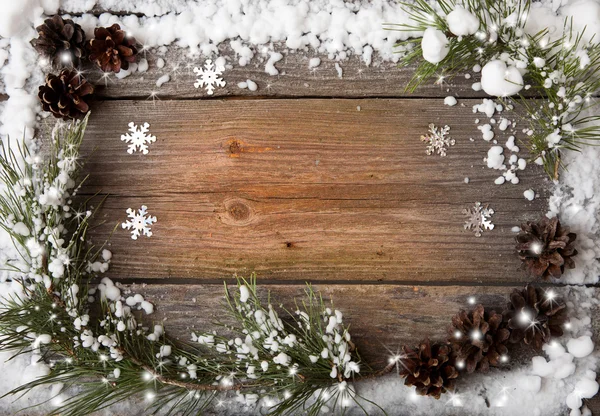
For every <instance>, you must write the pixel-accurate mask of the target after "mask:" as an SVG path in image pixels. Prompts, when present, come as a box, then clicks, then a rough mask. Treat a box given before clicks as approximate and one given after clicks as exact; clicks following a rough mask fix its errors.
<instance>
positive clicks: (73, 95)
mask: <svg viewBox="0 0 600 416" xmlns="http://www.w3.org/2000/svg"><path fill="white" fill-rule="evenodd" d="M93 92H94V87H93V86H92V84H90V83H89V82H87V81H86V79H85V78H84V77H83V76H81V75H80V74H79V73H78V72H77V71H73V70H69V69H66V68H65V69H63V70H62V71H60V74H58V76H57V75H54V74H48V75H47V76H46V83H45V84H44V85H42V86H40V89H39V92H38V97H39V99H40V101H41V102H42V108H43V109H44V111H49V112H51V113H52V114H53V115H54V117H57V118H62V119H63V120H68V119H73V118H82V117H83V116H84V115H85V114H86V113H87V112H88V111H89V106H88V104H87V103H86V102H85V98H84V97H85V96H86V95H90V94H92V93H93Z"/></svg>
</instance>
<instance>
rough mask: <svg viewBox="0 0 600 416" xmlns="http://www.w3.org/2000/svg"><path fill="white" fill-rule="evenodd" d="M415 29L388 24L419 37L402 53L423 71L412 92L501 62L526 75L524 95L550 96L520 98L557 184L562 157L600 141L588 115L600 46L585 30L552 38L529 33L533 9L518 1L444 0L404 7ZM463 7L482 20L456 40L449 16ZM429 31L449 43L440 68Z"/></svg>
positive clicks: (597, 122) (598, 122)
mask: <svg viewBox="0 0 600 416" xmlns="http://www.w3.org/2000/svg"><path fill="white" fill-rule="evenodd" d="M402 5H403V8H404V10H405V12H406V13H407V14H408V16H409V17H410V22H409V23H406V24H400V25H388V29H390V30H401V31H408V32H411V33H414V34H416V37H414V38H413V39H408V40H406V41H403V42H400V43H399V44H398V45H397V46H398V49H399V52H401V53H403V57H402V65H416V70H415V74H414V76H413V78H412V79H411V81H410V82H409V83H408V84H407V87H406V89H407V91H411V92H412V91H414V90H415V89H416V88H418V87H419V86H420V85H421V84H422V83H424V82H427V81H428V80H430V79H432V78H434V79H435V80H436V82H438V83H440V82H443V81H444V80H445V79H447V78H452V77H454V76H455V75H457V74H458V73H460V72H462V71H466V70H470V69H471V68H473V67H475V66H479V67H483V66H485V65H486V64H487V63H488V62H490V61H492V60H496V59H501V60H502V61H506V62H510V63H514V64H515V65H519V67H520V68H522V70H523V71H524V72H525V73H526V80H527V82H528V84H527V85H526V86H525V90H530V91H531V92H533V93H535V94H537V95H538V96H541V97H543V99H542V100H541V104H539V103H537V102H536V101H534V100H531V99H529V98H526V97H524V96H523V95H521V94H519V98H520V99H521V100H520V101H521V103H522V108H523V109H524V110H525V114H524V115H523V119H524V120H526V121H527V123H529V125H530V133H529V134H528V137H527V140H526V142H525V143H526V146H527V148H528V149H529V151H530V153H531V158H532V160H536V159H540V160H541V162H542V164H543V166H544V169H545V170H546V172H547V173H548V175H549V176H550V177H551V178H553V179H556V178H557V177H558V172H559V169H560V166H561V162H560V159H561V151H562V150H570V151H579V150H581V147H582V146H585V145H590V144H596V142H597V141H598V140H599V139H600V116H596V115H589V112H590V111H591V110H593V109H594V108H595V105H596V104H597V103H596V102H594V98H593V94H594V93H595V92H597V91H599V90H600V79H599V78H598V76H597V74H598V72H599V71H600V44H598V43H594V42H593V38H592V40H590V39H586V37H585V31H583V32H582V33H573V31H572V27H573V22H572V19H571V20H567V21H565V25H564V29H563V34H562V36H559V37H558V38H557V39H555V40H551V39H550V34H549V33H548V31H547V30H542V31H541V32H539V33H535V34H531V33H527V32H526V27H525V26H526V23H527V18H528V16H529V10H530V6H531V2H530V1H529V0H511V1H506V2H502V1H501V2H498V1H493V0H465V1H462V2H455V1H453V0H443V1H439V2H437V3H435V6H434V5H431V4H429V3H427V2H425V1H424V0H417V1H415V2H414V3H403V4H402ZM458 5H460V6H462V7H464V8H465V9H466V10H467V11H468V12H469V13H471V14H472V15H473V16H475V17H476V18H477V19H478V21H479V29H478V30H477V32H476V33H474V34H471V35H464V36H456V35H454V34H453V33H452V32H451V30H450V27H449V24H448V22H447V20H446V15H448V14H449V13H450V12H452V11H453V10H455V8H456V7H457V6H458ZM428 28H435V29H437V30H439V31H441V32H442V33H443V34H444V35H445V36H446V38H447V40H448V54H447V55H446V57H445V58H444V59H443V60H441V62H439V63H437V64H433V63H430V62H427V61H426V60H425V59H423V49H422V47H421V42H422V37H421V36H420V35H419V34H420V33H422V32H424V31H425V30H427V29H428Z"/></svg>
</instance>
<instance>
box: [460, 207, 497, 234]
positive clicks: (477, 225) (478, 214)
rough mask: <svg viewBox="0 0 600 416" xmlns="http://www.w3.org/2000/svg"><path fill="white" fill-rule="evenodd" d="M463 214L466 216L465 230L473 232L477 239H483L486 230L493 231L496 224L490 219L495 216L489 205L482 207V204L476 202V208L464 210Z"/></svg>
mask: <svg viewBox="0 0 600 416" xmlns="http://www.w3.org/2000/svg"><path fill="white" fill-rule="evenodd" d="M463 214H464V215H466V217H467V219H466V221H465V230H473V231H474V232H475V237H481V234H482V233H483V231H484V230H493V229H494V224H492V221H491V220H490V217H491V216H492V215H494V210H493V209H491V208H489V206H488V205H485V206H484V205H482V204H481V202H476V203H475V206H474V207H472V208H469V209H463Z"/></svg>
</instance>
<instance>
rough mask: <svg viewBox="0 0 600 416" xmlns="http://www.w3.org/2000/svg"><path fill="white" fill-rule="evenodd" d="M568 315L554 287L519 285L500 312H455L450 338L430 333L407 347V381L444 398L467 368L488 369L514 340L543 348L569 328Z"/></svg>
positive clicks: (403, 369) (402, 368)
mask: <svg viewBox="0 0 600 416" xmlns="http://www.w3.org/2000/svg"><path fill="white" fill-rule="evenodd" d="M566 319H567V316H566V310H565V303H564V301H563V300H562V299H560V298H557V297H556V296H555V294H554V292H552V291H551V290H548V291H546V290H544V289H542V288H539V287H534V286H531V285H527V286H526V287H525V289H523V290H518V289H515V290H514V291H513V293H512V294H511V296H510V302H509V303H508V305H507V307H506V309H505V310H504V311H503V312H502V313H501V314H500V313H497V312H495V311H493V310H492V311H488V310H486V309H485V308H484V307H483V305H477V306H476V307H475V308H474V309H473V310H471V311H470V312H467V311H464V310H461V311H460V312H458V314H456V315H455V316H454V317H453V318H452V326H451V327H450V330H449V335H448V340H447V342H444V343H434V344H432V343H431V342H430V341H429V339H425V340H424V341H422V342H421V343H420V344H419V345H418V346H417V347H416V348H409V347H403V351H402V354H401V355H400V358H399V360H398V368H399V373H400V376H401V377H403V378H404V379H405V380H404V384H405V385H407V386H415V389H416V392H417V394H420V395H426V396H432V397H435V398H436V399H439V398H440V396H441V394H442V393H445V392H452V391H453V390H454V385H455V381H456V379H457V378H458V376H459V374H460V372H461V371H463V370H464V371H466V372H467V373H473V372H474V371H482V372H487V371H488V370H489V369H490V367H497V366H499V365H500V364H501V363H503V362H506V361H507V360H508V355H507V354H508V346H509V345H510V344H516V343H524V344H527V345H531V346H533V347H534V348H535V349H536V350H541V348H542V345H543V344H544V343H547V342H548V341H549V340H550V337H558V336H561V335H562V334H563V330H562V328H563V325H564V323H565V321H566Z"/></svg>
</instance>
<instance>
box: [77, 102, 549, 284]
mask: <svg viewBox="0 0 600 416" xmlns="http://www.w3.org/2000/svg"><path fill="white" fill-rule="evenodd" d="M473 103H474V102H473V101H469V100H465V101H464V104H465V106H464V107H461V106H456V107H452V108H450V107H447V106H443V105H442V101H441V100H436V101H432V100H401V99H380V100H320V99H319V100H317V99H311V100H258V101H247V100H244V101H227V102H222V101H214V100H213V101H158V102H155V103H152V102H146V101H142V102H134V101H118V102H103V103H99V104H98V105H96V106H95V108H94V109H93V113H92V114H93V115H92V118H91V119H90V124H89V127H88V137H90V139H89V140H88V141H87V143H86V144H85V145H84V149H83V154H84V155H86V154H87V155H90V154H92V153H93V157H92V158H91V159H90V161H89V162H88V164H87V167H86V173H88V174H89V175H90V177H89V179H88V181H87V182H86V185H85V186H84V188H83V189H82V193H83V194H86V195H93V194H95V193H98V192H102V193H106V194H110V197H109V198H108V199H107V201H106V202H105V204H104V206H103V208H102V210H101V213H100V218H101V219H102V220H104V221H106V223H105V225H104V226H102V227H99V228H98V229H97V230H96V232H95V235H94V237H95V238H96V239H97V240H98V241H102V240H104V239H105V238H107V237H109V235H110V233H111V232H112V230H113V229H114V226H115V224H118V223H120V222H121V221H123V220H125V217H126V215H125V210H126V208H128V207H132V208H139V207H140V206H141V205H147V206H148V208H149V211H150V213H151V214H152V215H156V216H157V217H158V222H157V224H156V225H155V226H154V227H153V232H154V235H153V237H152V238H150V239H148V238H145V237H144V238H140V239H139V240H138V241H135V242H134V241H132V240H131V239H130V238H129V233H128V232H127V231H126V230H120V229H119V230H117V232H116V233H115V234H114V235H113V236H112V250H113V251H114V252H115V253H116V254H115V258H114V263H113V266H112V270H113V273H114V275H115V276H117V277H121V278H130V277H138V278H153V277H174V278H198V279H203V278H205V279H206V278H223V277H227V276H231V275H232V274H233V273H242V274H247V273H250V272H252V271H256V272H258V273H259V274H260V276H261V277H263V278H268V279H280V280H284V279H285V280H288V279H289V280H303V279H307V280H371V281H373V280H386V281H421V282H422V281H433V282H443V281H446V282H473V283H475V282H489V283H494V282H502V283H506V282H522V281H525V280H526V277H525V276H524V275H523V274H522V273H520V272H518V271H517V269H518V266H519V261H518V259H517V258H516V256H515V255H514V234H513V233H512V232H511V228H512V227H514V226H515V225H518V224H519V223H521V222H523V221H525V220H529V219H534V218H537V217H539V215H540V213H541V212H543V210H544V209H545V206H546V197H545V195H546V190H545V186H546V185H545V175H544V173H543V172H542V171H541V169H539V168H538V167H537V166H530V168H528V169H527V170H526V171H524V172H521V173H520V176H521V183H520V184H519V185H504V186H495V185H493V180H494V179H495V178H496V177H497V176H498V175H499V172H498V171H492V170H489V169H487V168H485V167H484V162H483V159H484V157H485V156H486V154H487V150H488V148H489V147H490V144H489V143H486V142H484V141H483V140H481V138H480V137H481V134H480V132H479V131H478V130H477V128H476V124H475V123H474V119H475V116H474V115H473V114H472V111H471V106H472V104H473ZM357 107H360V111H359V110H358V109H357ZM129 121H134V122H136V123H138V124H141V123H143V122H144V121H150V122H151V126H150V132H151V133H152V134H154V135H155V136H156V137H157V142H156V143H154V144H152V145H151V147H150V152H149V154H148V155H145V156H143V155H140V154H133V155H129V154H127V153H126V144H125V143H123V142H122V141H121V140H120V135H121V134H124V133H126V131H127V123H128V122H129ZM430 122H434V123H436V124H438V125H439V124H444V123H448V124H450V126H451V133H452V136H453V137H454V138H455V139H456V140H457V144H456V145H455V146H453V147H452V148H451V149H450V150H449V151H448V156H447V157H444V158H441V157H439V156H437V155H434V156H426V155H425V146H424V144H423V143H422V142H420V140H419V136H420V135H421V134H423V133H425V132H426V131H427V125H428V123H430ZM507 133H509V132H507ZM470 137H474V141H470V140H469V138H470ZM498 139H499V140H504V139H502V138H501V136H499V137H498ZM465 177H469V178H470V182H469V184H465V182H464V178H465ZM529 188H533V189H535V190H536V191H537V192H539V193H540V196H541V197H540V198H538V199H536V200H534V201H532V202H529V201H527V200H525V198H524V197H523V191H524V190H526V189H529ZM477 201H481V202H483V203H489V202H492V208H494V209H495V210H496V214H495V215H494V218H493V221H494V224H495V225H496V228H495V229H494V230H493V231H490V232H486V233H484V236H483V237H481V238H476V237H474V235H473V233H472V232H469V231H465V230H463V221H464V216H463V214H462V213H461V211H462V210H463V209H464V208H467V207H470V206H472V205H473V204H474V203H475V202H477Z"/></svg>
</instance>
